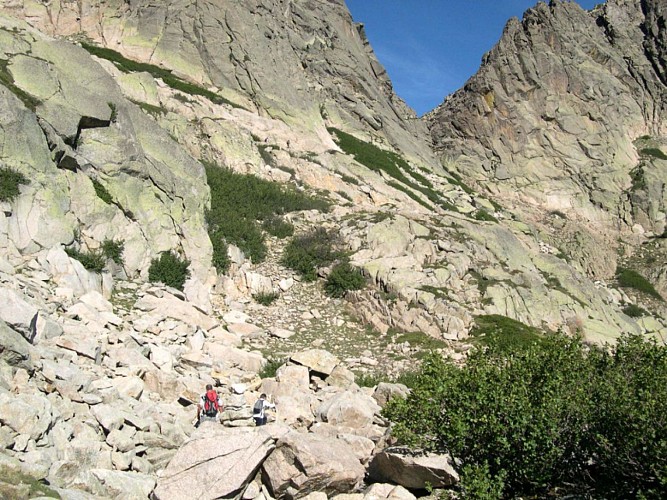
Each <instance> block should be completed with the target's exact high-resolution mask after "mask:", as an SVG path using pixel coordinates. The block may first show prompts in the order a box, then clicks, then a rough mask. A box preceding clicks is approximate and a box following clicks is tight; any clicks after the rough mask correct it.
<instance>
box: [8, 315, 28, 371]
mask: <svg viewBox="0 0 667 500" xmlns="http://www.w3.org/2000/svg"><path fill="white" fill-rule="evenodd" d="M31 352H32V346H31V345H30V344H29V343H28V341H27V340H25V339H24V338H23V336H22V335H20V334H19V333H18V332H16V331H14V330H13V329H12V328H10V327H9V326H7V324H6V323H5V322H4V321H2V320H0V360H3V361H5V362H6V363H7V364H9V365H11V366H15V367H18V368H23V369H25V370H27V371H29V372H32V371H33V368H34V367H33V362H32V358H31Z"/></svg>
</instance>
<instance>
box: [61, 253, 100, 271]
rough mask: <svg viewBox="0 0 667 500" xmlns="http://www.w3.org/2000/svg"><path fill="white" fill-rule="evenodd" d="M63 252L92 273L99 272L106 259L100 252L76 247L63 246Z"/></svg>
mask: <svg viewBox="0 0 667 500" xmlns="http://www.w3.org/2000/svg"><path fill="white" fill-rule="evenodd" d="M65 253H66V254H67V255H69V256H70V257H72V258H73V259H74V260H78V261H79V262H80V263H81V265H82V266H83V267H84V268H86V269H87V270H88V271H92V272H94V273H101V272H102V271H103V270H104V266H105V265H106V259H105V258H104V255H103V254H102V252H94V251H93V252H85V251H81V250H77V249H76V248H70V247H67V248H65Z"/></svg>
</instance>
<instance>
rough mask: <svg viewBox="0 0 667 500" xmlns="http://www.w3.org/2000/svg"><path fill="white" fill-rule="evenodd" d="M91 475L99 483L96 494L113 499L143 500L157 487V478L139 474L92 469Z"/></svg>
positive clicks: (95, 490) (95, 489)
mask: <svg viewBox="0 0 667 500" xmlns="http://www.w3.org/2000/svg"><path fill="white" fill-rule="evenodd" d="M90 473H91V474H92V475H93V476H94V477H95V478H96V479H97V480H98V482H99V483H98V484H99V486H97V487H95V488H94V493H96V494H99V495H104V496H107V497H111V498H127V499H133V500H134V499H136V500H140V499H141V500H143V499H145V498H148V496H149V495H150V494H151V492H152V491H153V488H154V487H155V478H153V477H151V476H148V475H146V474H141V473H139V472H121V471H114V470H105V469H92V470H91V471H90Z"/></svg>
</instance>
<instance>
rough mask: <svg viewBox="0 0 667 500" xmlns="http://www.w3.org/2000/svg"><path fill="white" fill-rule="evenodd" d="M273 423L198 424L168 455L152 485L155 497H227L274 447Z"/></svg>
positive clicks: (242, 485) (165, 499)
mask: <svg viewBox="0 0 667 500" xmlns="http://www.w3.org/2000/svg"><path fill="white" fill-rule="evenodd" d="M268 428H273V429H272V430H273V432H277V433H278V434H280V433H281V432H284V430H280V429H279V428H275V426H273V425H269V426H266V427H264V428H255V429H247V428H234V429H227V428H224V427H218V426H217V425H215V424H214V425H202V426H201V427H200V428H199V429H198V430H197V432H196V433H195V434H194V435H193V436H192V438H191V439H190V440H189V441H187V442H186V443H185V444H184V445H183V446H182V447H181V448H180V449H179V450H178V452H177V453H176V455H175V456H174V457H173V458H172V459H171V461H170V462H169V465H168V466H167V468H166V469H165V470H164V472H163V473H162V475H161V476H160V478H159V480H158V482H157V486H156V488H155V492H154V496H155V498H156V500H170V499H172V498H200V499H202V500H213V499H215V498H230V497H233V496H235V495H237V494H239V493H241V492H242V491H243V489H244V488H245V486H246V485H247V484H248V483H249V482H250V481H251V480H252V479H253V477H254V475H255V473H256V471H257V470H258V469H259V467H260V466H261V464H262V462H263V461H264V459H265V458H266V457H267V456H268V455H269V454H270V453H271V451H272V450H273V449H274V447H275V437H274V436H273V435H272V432H270V431H268V430H267V429H268Z"/></svg>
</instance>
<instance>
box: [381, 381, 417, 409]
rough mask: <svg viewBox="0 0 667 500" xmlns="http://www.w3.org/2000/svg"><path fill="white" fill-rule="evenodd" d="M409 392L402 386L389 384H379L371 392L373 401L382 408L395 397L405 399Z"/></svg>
mask: <svg viewBox="0 0 667 500" xmlns="http://www.w3.org/2000/svg"><path fill="white" fill-rule="evenodd" d="M409 393H410V390H409V389H408V388H407V387H406V386H405V385H403V384H390V383H388V382H380V383H379V384H378V386H377V387H376V388H375V392H373V399H375V401H377V403H378V404H379V405H380V406H381V407H383V408H384V405H386V404H387V402H388V401H389V400H390V399H392V398H395V397H400V398H406V397H408V394H409Z"/></svg>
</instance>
